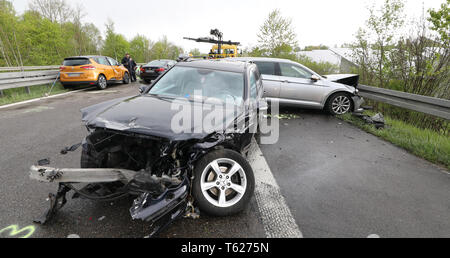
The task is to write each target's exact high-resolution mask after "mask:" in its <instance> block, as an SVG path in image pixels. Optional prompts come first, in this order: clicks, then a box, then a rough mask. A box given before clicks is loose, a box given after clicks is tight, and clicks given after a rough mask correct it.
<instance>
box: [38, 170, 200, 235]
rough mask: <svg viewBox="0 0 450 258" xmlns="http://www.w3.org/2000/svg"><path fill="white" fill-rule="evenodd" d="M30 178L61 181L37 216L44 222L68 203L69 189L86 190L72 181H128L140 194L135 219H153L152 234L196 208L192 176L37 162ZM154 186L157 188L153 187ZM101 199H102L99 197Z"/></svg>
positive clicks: (128, 187)
mask: <svg viewBox="0 0 450 258" xmlns="http://www.w3.org/2000/svg"><path fill="white" fill-rule="evenodd" d="M30 178H31V179H34V180H37V181H40V182H45V183H59V188H58V192H57V194H56V195H55V194H49V196H48V200H49V201H50V208H49V209H48V210H47V211H46V212H45V213H44V215H43V216H41V217H40V218H38V219H35V220H34V222H36V223H40V224H45V223H47V222H48V221H49V220H51V219H52V217H53V216H54V215H55V214H56V212H57V211H58V210H59V209H61V208H62V207H63V206H64V204H65V203H66V202H67V200H66V193H67V192H69V191H71V190H74V191H75V192H76V194H78V195H81V196H84V195H85V194H86V193H85V192H83V191H78V190H76V189H75V188H74V187H73V186H72V183H94V184H99V183H112V182H122V183H123V184H124V185H125V186H124V189H125V190H128V191H129V193H133V194H136V193H138V198H137V199H135V200H134V202H133V206H132V207H131V208H130V214H131V217H132V218H133V219H141V220H144V221H148V222H151V223H152V224H151V227H152V232H151V234H150V236H154V235H155V234H157V233H159V232H160V231H161V230H162V229H164V228H165V227H166V226H168V225H169V224H170V223H171V222H173V221H174V220H175V219H177V218H179V217H181V216H182V215H185V214H188V213H189V211H190V210H193V206H192V204H191V202H189V201H188V193H189V180H188V179H187V178H184V180H182V181H181V180H179V179H176V178H169V177H156V176H147V174H146V173H145V171H142V172H136V171H131V170H126V169H112V168H94V169H93V168H91V169H84V168H52V167H44V166H36V165H33V166H31V168H30ZM169 186H171V187H169ZM152 189H155V190H154V191H152ZM120 194H121V193H119V195H120ZM125 194H126V192H125ZM74 196H75V195H74ZM98 200H102V199H101V198H98ZM188 208H191V209H188ZM190 217H192V215H190Z"/></svg>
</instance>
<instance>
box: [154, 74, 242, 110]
mask: <svg viewBox="0 0 450 258" xmlns="http://www.w3.org/2000/svg"><path fill="white" fill-rule="evenodd" d="M148 93H149V94H153V95H163V96H168V97H174V98H186V99H194V100H196V99H200V100H208V99H209V98H215V99H218V100H221V101H223V102H231V103H234V104H238V105H239V104H241V103H242V101H243V99H244V97H243V96H244V75H243V74H242V73H235V72H224V71H217V70H211V69H202V68H194V67H181V66H175V67H174V68H172V69H171V70H170V71H169V72H167V73H166V74H165V75H164V76H163V77H162V78H161V79H159V80H158V81H157V82H156V83H155V84H154V85H153V87H152V89H151V90H150V91H149V92H148ZM200 94H201V95H200Z"/></svg>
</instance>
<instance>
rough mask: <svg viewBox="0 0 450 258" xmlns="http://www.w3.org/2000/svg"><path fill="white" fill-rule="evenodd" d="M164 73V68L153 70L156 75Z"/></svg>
mask: <svg viewBox="0 0 450 258" xmlns="http://www.w3.org/2000/svg"><path fill="white" fill-rule="evenodd" d="M164 71H165V69H164V68H158V69H156V70H155V72H158V73H159V72H164Z"/></svg>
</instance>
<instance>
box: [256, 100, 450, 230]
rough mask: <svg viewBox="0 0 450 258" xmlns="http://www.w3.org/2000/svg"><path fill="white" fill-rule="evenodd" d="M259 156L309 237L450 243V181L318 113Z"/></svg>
mask: <svg viewBox="0 0 450 258" xmlns="http://www.w3.org/2000/svg"><path fill="white" fill-rule="evenodd" d="M282 112H284V113H288V114H289V113H290V114H295V115H296V116H298V118H295V119H291V120H283V121H281V122H280V139H279V141H278V143H277V144H275V145H262V146H261V150H262V152H263V154H264V156H265V158H266V160H267V163H268V164H269V167H270V168H271V170H272V173H273V174H274V177H275V178H276V180H277V182H278V184H279V185H280V188H281V192H282V194H283V196H284V197H285V199H286V201H287V204H288V206H289V208H290V210H291V212H292V213H293V215H294V217H295V220H296V222H297V224H298V226H299V228H300V230H301V231H302V233H303V236H304V237H313V238H316V237H358V238H361V237H368V236H369V235H378V236H380V237H394V238H397V237H450V175H449V174H448V171H447V170H446V169H444V168H440V167H437V166H435V165H433V164H431V163H429V162H427V161H425V160H423V159H420V158H418V157H416V156H414V155H411V154H409V153H408V152H406V151H405V150H403V149H400V148H398V147H395V146H393V145H392V144H390V143H388V142H385V141H383V140H381V139H379V138H377V137H375V136H373V135H371V134H368V133H365V132H363V131H361V130H359V129H358V128H356V127H354V126H352V125H350V124H347V123H345V122H342V121H340V120H339V119H337V118H334V117H331V116H329V115H327V114H324V113H323V112H320V111H298V110H295V109H292V108H284V109H283V110H282Z"/></svg>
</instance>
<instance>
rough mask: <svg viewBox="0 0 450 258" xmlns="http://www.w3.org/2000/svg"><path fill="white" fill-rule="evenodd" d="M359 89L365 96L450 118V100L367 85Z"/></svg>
mask: <svg viewBox="0 0 450 258" xmlns="http://www.w3.org/2000/svg"><path fill="white" fill-rule="evenodd" d="M358 89H359V95H361V96H362V97H364V98H367V99H371V100H375V101H379V102H383V103H387V104H390V105H393V106H397V107H401V108H406V109H409V110H414V111H418V112H422V113H425V114H429V115H433V116H437V117H440V118H444V119H447V120H450V100H445V99H438V98H433V97H426V96H422V95H416V94H411V93H406V92H401V91H395V90H388V89H383V88H376V87H371V86H366V85H359V86H358Z"/></svg>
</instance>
